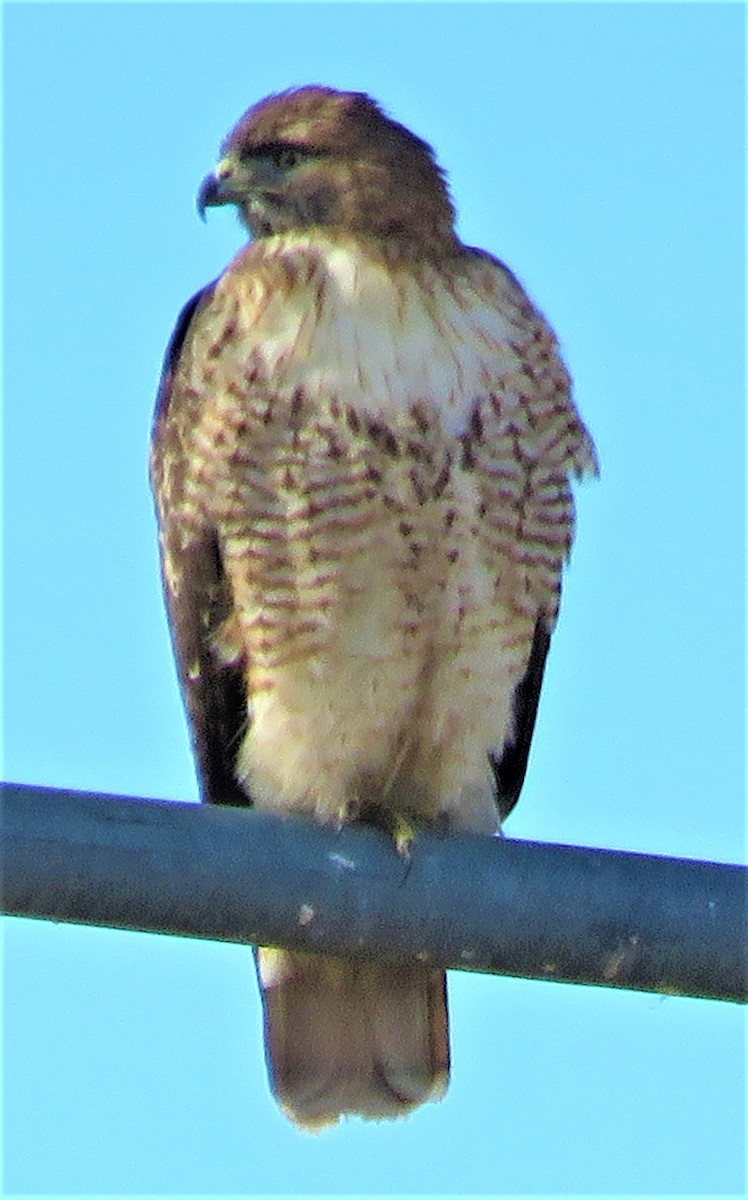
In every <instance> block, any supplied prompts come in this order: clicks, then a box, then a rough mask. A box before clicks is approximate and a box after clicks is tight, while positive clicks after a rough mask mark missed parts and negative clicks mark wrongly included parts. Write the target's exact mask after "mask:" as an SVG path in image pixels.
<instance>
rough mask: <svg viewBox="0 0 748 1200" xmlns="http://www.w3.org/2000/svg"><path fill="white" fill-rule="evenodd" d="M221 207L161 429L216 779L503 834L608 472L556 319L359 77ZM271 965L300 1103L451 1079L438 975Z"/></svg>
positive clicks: (375, 816) (333, 808)
mask: <svg viewBox="0 0 748 1200" xmlns="http://www.w3.org/2000/svg"><path fill="white" fill-rule="evenodd" d="M198 203H199V208H200V210H201V212H202V211H204V209H205V208H206V207H209V206H213V205H220V204H233V205H236V206H237V208H238V210H239V214H240V216H241V219H242V221H243V222H244V224H245V225H246V227H247V229H248V230H249V232H250V234H251V235H252V241H251V243H250V244H249V245H248V246H246V247H245V248H244V249H243V250H241V251H240V253H239V254H238V255H237V257H236V258H235V259H234V261H233V262H232V263H231V264H230V265H229V266H228V267H227V268H226V270H225V271H224V273H223V274H222V275H221V277H220V278H219V279H218V280H217V281H216V282H215V283H212V284H210V285H209V286H208V287H206V288H204V289H203V290H202V291H201V292H200V293H199V294H198V295H197V296H195V297H194V299H192V300H191V301H190V302H189V304H187V306H186V307H185V309H184V310H183V312H182V314H181V316H180V318H179V320H178V323H177V327H176V330H175V332H174V335H173V337H172V340H171V343H170V345H169V348H168V350H167V354H166V363H165V367H164V374H163V378H162V383H161V389H160V395H159V400H158V407H157V412H156V419H155V429H154V436H153V451H152V479H153V487H154V492H155V497H156V505H157V509H158V519H159V524H160V537H161V554H162V565H163V582H164V590H165V594H166V603H167V606H168V612H169V619H170V623H171V631H172V638H173V642H174V650H175V654H176V659H177V665H178V670H179V677H180V681H181V686H182V690H183V693H184V700H185V705H186V709H187V714H188V718H189V724H190V728H191V734H192V742H193V746H194V753H195V757H196V760H197V769H198V775H199V780H200V788H201V793H202V797H203V799H204V800H205V801H208V802H209V803H214V804H235V805H236V804H239V805H248V804H254V805H257V807H258V808H260V809H266V810H272V811H274V812H277V813H285V812H294V813H306V814H308V815H309V816H310V817H311V818H312V819H314V820H316V821H321V822H327V823H329V824H331V825H334V826H340V825H341V824H342V823H344V822H348V821H353V820H356V819H358V820H363V821H371V822H376V823H377V824H379V825H383V826H384V827H386V828H388V829H390V830H391V831H393V832H394V833H396V834H397V836H398V838H401V839H402V831H403V830H406V831H407V830H408V829H409V828H415V827H417V826H418V825H419V824H424V823H425V824H429V825H436V826H438V827H440V828H446V829H447V830H449V829H453V830H472V831H475V832H478V833H483V834H494V833H495V832H496V831H497V829H498V826H499V823H500V820H501V819H502V817H504V816H505V815H506V814H507V813H508V812H509V811H510V809H511V808H512V806H513V805H514V803H515V801H516V800H517V796H518V794H519V791H520V788H521V785H522V781H523V777H524V774H525V767H526V763H527V755H528V750H529V746H530V739H531V736H532V729H533V724H534V721H535V712H536V708H537V703H538V694H539V691H540V685H541V680H542V676H543V666H544V662H545V657H546V652H547V650H548V642H549V638H550V634H551V630H552V629H553V626H554V624H555V622H556V615H557V610H558V603H559V590H560V582H561V570H562V566H563V563H564V560H565V559H566V557H567V555H568V553H569V548H570V544H571V539H572V531H573V523H574V509H573V501H572V496H571V491H570V486H569V477H570V476H571V475H575V476H581V475H584V474H585V473H588V472H594V471H595V469H596V468H595V451H594V447H593V444H592V442H591V440H590V437H589V435H588V433H587V431H586V429H585V427H584V425H583V424H582V422H581V420H580V418H579V416H578V414H577V411H576V409H575V407H574V404H573V401H572V399H571V394H570V381H569V376H568V374H567V371H566V368H565V366H564V364H563V362H562V360H561V357H560V355H559V351H558V346H557V343H556V339H555V337H554V335H553V332H552V330H551V329H550V327H549V326H548V324H547V323H546V321H545V320H544V318H543V316H542V315H541V314H540V313H539V312H538V310H537V309H536V308H535V307H534V305H533V304H532V302H531V301H530V300H529V299H528V297H527V295H526V294H525V292H524V291H523V289H522V287H521V286H520V284H519V283H518V281H517V279H516V278H515V277H514V275H513V274H512V273H511V271H509V270H508V268H507V267H505V266H504V265H503V263H501V262H500V261H499V260H498V259H496V258H493V257H492V256H491V255H490V254H487V253H486V252H485V251H483V250H476V249H473V248H471V247H469V246H464V245H463V244H462V243H461V242H460V240H459V239H458V237H457V235H456V234H455V231H454V210H453V207H452V204H451V202H450V198H449V193H448V190H447V186H446V183H445V178H444V175H443V173H442V171H441V170H440V168H439V167H438V166H437V164H436V162H435V160H434V155H433V152H432V150H431V148H430V147H429V146H428V145H427V144H426V143H425V142H423V141H421V139H420V138H418V137H416V136H415V135H414V134H412V133H410V132H409V131H408V130H407V129H405V128H404V127H403V126H402V125H399V124H397V123H396V122H395V121H392V120H390V119H389V118H388V117H387V116H386V115H385V114H384V113H383V112H382V110H381V109H380V108H379V106H378V105H377V104H376V103H375V102H374V101H373V100H372V99H370V98H369V97H368V96H366V95H364V94H361V93H356V92H353V93H348V92H338V91H334V90H332V89H330V88H325V87H303V88H299V89H297V90H292V91H287V92H283V93H282V94H280V95H276V96H270V97H269V98H268V99H265V100H263V101H262V102H261V103H259V104H257V105H255V107H254V108H251V109H250V110H249V111H248V112H247V113H245V115H244V116H243V117H242V118H241V120H240V121H239V123H238V125H237V126H236V127H235V128H234V129H233V130H232V132H231V133H230V134H229V135H228V137H227V138H226V141H225V142H224V144H223V146H222V148H221V158H220V162H219V164H218V166H217V168H216V170H215V172H214V173H213V174H211V175H208V177H207V178H206V179H205V181H204V182H203V184H202V186H201V188H200V194H199V201H198ZM401 849H402V844H401ZM393 853H395V850H394V848H393ZM258 971H259V978H260V984H261V988H262V992H263V999H264V1009H265V1038H266V1055H267V1061H268V1068H269V1074H270V1080H271V1084H272V1087H273V1089H274V1091H275V1094H276V1096H277V1098H278V1100H279V1102H280V1104H281V1106H282V1107H283V1109H284V1111H285V1112H286V1113H287V1114H288V1115H289V1116H290V1117H291V1118H292V1119H293V1120H294V1121H296V1122H297V1123H298V1124H299V1125H302V1126H306V1127H309V1128H313V1127H317V1126H320V1125H324V1124H327V1123H331V1122H335V1121H336V1120H337V1119H338V1117H339V1116H340V1115H341V1114H344V1113H359V1114H361V1115H363V1116H365V1117H372V1118H381V1117H395V1116H400V1115H402V1114H404V1113H407V1112H408V1111H410V1110H411V1109H413V1108H414V1107H415V1106H416V1105H418V1104H421V1103H422V1102H424V1101H426V1100H433V1099H436V1098H437V1097H439V1096H441V1095H442V1094H443V1092H444V1089H445V1087H446V1084H447V1078H448V1071H449V1041H448V1028H447V1006H446V988H445V978H444V975H443V973H442V972H441V971H437V970H433V969H428V968H425V967H423V966H418V965H416V964H410V965H403V966H393V965H391V964H390V965H385V964H378V963H373V962H372V963H361V962H350V961H347V960H340V959H334V958H325V957H322V956H312V955H301V954H292V953H288V952H286V951H281V950H276V949H261V950H259V952H258Z"/></svg>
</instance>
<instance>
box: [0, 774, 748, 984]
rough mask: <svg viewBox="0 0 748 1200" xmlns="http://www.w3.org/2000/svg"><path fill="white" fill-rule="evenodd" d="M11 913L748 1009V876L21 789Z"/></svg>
mask: <svg viewBox="0 0 748 1200" xmlns="http://www.w3.org/2000/svg"><path fill="white" fill-rule="evenodd" d="M0 830H1V833H0V853H1V854H2V860H1V861H2V878H1V881H0V895H1V899H2V911H4V912H6V913H10V914H15V915H18V916H27V917H42V918H47V919H50V920H54V921H72V922H74V923H78V924H94V925H104V926H110V927H115V928H124V929H141V930H149V931H151V932H161V933H170V934H180V935H186V936H191V937H202V938H215V939H220V940H225V941H236V942H247V943H255V944H260V945H277V946H286V947H289V948H294V949H299V950H308V951H319V952H324V953H328V954H339V955H345V956H349V957H365V958H380V959H387V960H391V961H397V960H401V961H402V960H412V959H417V960H419V961H422V962H424V963H433V964H438V965H442V966H445V967H452V968H457V969H461V970H469V971H487V972H493V973H495V974H505V975H517V976H524V977H527V978H533V979H555V980H565V981H568V982H576V983H587V984H600V985H603V986H610V987H623V988H632V989H638V990H642V991H652V992H665V993H669V994H673V993H675V994H679V995H686V996H700V997H711V998H713V999H721V1000H733V1001H745V1000H746V999H747V998H748V944H747V943H748V936H747V931H748V923H747V922H746V914H747V911H748V905H747V900H748V871H746V868H744V867H739V866H732V865H727V864H721V863H710V862H698V861H693V860H689V859H675V858H662V857H653V856H649V855H644V854H629V853H621V852H615V851H610V850H594V849H586V848H584V847H578V846H561V845H548V844H544V843H540V842H521V841H512V840H510V839H507V838H487V837H476V836H470V835H451V836H448V837H447V836H438V835H436V834H432V833H425V832H424V833H419V834H418V836H417V838H416V841H415V843H414V846H413V849H412V853H411V857H410V859H409V860H405V859H403V858H401V857H400V856H399V855H398V854H397V852H396V851H395V848H394V845H393V843H392V841H391V840H390V839H389V838H388V837H387V836H386V835H385V834H383V833H381V832H379V831H378V830H375V829H370V828H363V827H352V828H346V829H343V830H341V831H340V832H336V831H335V830H332V829H328V828H325V827H322V826H319V825H316V824H314V823H310V822H306V821H301V820H294V819H282V818H278V817H274V816H270V815H268V814H266V813H258V812H256V811H253V810H246V809H235V808H227V807H213V806H202V805H194V804H180V803H173V802H166V801H158V800H136V799H132V798H129V797H122V796H98V795H90V794H87V793H82V792H72V791H65V790H60V789H56V788H39V787H29V786H25V785H21V784H4V785H3V792H2V822H1V826H0Z"/></svg>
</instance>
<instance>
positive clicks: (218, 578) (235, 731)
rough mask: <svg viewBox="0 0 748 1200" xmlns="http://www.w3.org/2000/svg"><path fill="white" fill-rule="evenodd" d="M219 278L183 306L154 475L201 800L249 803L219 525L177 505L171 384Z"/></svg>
mask: <svg viewBox="0 0 748 1200" xmlns="http://www.w3.org/2000/svg"><path fill="white" fill-rule="evenodd" d="M214 289H215V283H211V284H208V285H207V286H206V287H204V288H203V289H202V290H201V291H199V292H198V293H197V294H196V295H195V296H193V297H192V299H191V300H190V301H188V303H187V304H185V306H184V308H183V309H182V311H181V313H180V314H179V317H178V319H177V323H176V326H175V328H174V332H173V334H172V336H171V339H170V341H169V345H168V347H167V350H166V355H165V357H164V365H163V370H162V373H161V380H160V383H159V389H158V398H157V402H156V414H155V420H154V427H153V440H152V446H151V479H152V483H153V490H154V495H155V497H156V504H157V507H158V512H159V526H160V547H161V575H162V582H163V589H164V597H165V601H166V610H167V613H168V617H169V630H170V633H171V641H172V646H173V649H174V657H175V659H176V663H177V671H178V674H179V682H180V684H181V689H182V697H183V699H184V704H185V708H186V710H187V718H188V724H189V728H190V733H191V737H192V747H193V752H194V755H195V759H196V764H197V778H198V783H199V786H200V795H201V799H202V800H203V801H204V802H208V803H214V804H216V803H218V804H239V805H247V804H249V803H250V800H249V798H248V797H247V795H246V793H245V792H244V791H242V789H241V788H240V787H239V785H238V783H237V781H236V778H235V775H234V767H233V764H234V757H235V755H236V751H237V749H238V747H239V743H240V739H241V736H242V735H243V733H244V732H245V730H246V725H247V710H246V702H245V696H244V686H243V680H242V671H241V665H240V664H234V663H230V664H225V663H222V662H221V661H220V658H219V657H218V655H217V654H216V653H215V652H214V646H213V635H214V634H215V633H216V632H217V630H218V629H219V627H220V626H221V624H222V622H223V621H225V619H226V617H227V616H228V614H229V612H230V607H231V597H230V593H229V589H228V584H227V580H226V576H225V574H224V571H223V567H222V563H221V555H220V550H219V544H218V538H217V536H216V533H215V530H213V529H211V528H210V527H209V526H207V525H205V526H202V527H197V526H196V525H195V524H194V523H190V524H189V525H186V524H185V521H184V516H183V513H180V503H181V502H182V500H183V486H184V478H185V466H186V464H185V462H184V450H183V449H182V439H181V437H180V419H179V418H180V414H179V412H176V411H175V405H174V404H173V403H172V401H173V399H174V384H175V379H176V377H177V372H178V368H179V363H180V358H181V356H182V354H183V352H184V351H185V349H186V348H187V347H188V346H189V342H190V338H191V336H192V334H193V332H194V325H195V320H196V318H197V316H198V314H199V312H200V310H201V309H202V308H204V306H205V305H206V304H207V303H209V302H210V299H211V297H212V295H213V291H214Z"/></svg>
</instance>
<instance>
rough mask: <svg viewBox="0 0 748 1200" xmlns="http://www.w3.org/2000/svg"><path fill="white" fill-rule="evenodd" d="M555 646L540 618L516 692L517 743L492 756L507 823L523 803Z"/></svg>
mask: <svg viewBox="0 0 748 1200" xmlns="http://www.w3.org/2000/svg"><path fill="white" fill-rule="evenodd" d="M550 644H551V631H550V629H549V628H548V624H547V622H546V619H545V617H543V616H540V617H538V621H537V624H536V625H535V634H534V637H533V639H532V649H531V650H530V658H529V661H528V664H527V670H526V671H525V674H524V676H523V678H522V679H521V680H520V681H519V683H518V684H517V687H516V689H515V692H514V740H513V741H511V742H507V743H506V744H505V746H504V749H503V750H502V753H501V757H498V756H497V755H491V756H490V758H491V766H492V767H493V773H494V777H495V779H496V805H497V807H498V810H499V815H500V817H501V820H502V821H504V820H505V819H506V818H507V817H508V816H509V813H510V812H511V811H512V809H513V808H514V806H515V804H516V803H517V801H518V800H519V794H520V792H521V791H522V784H523V783H524V781H525V772H526V771H527V759H528V756H529V753H530V743H531V742H532V735H533V730H534V729H535V718H536V716H537V714H538V701H539V699H540V688H541V685H542V683H543V672H544V671H545V660H546V657H547V655H548V647H549V646H550Z"/></svg>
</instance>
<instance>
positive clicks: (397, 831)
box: [392, 813, 416, 858]
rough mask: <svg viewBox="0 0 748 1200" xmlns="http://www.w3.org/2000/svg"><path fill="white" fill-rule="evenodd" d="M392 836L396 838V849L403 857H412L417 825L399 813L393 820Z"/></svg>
mask: <svg viewBox="0 0 748 1200" xmlns="http://www.w3.org/2000/svg"><path fill="white" fill-rule="evenodd" d="M392 836H393V838H394V839H395V849H396V850H397V852H398V854H399V855H400V857H401V858H410V848H411V846H412V845H413V842H414V841H415V838H416V830H415V826H414V825H412V824H411V822H410V821H409V820H408V819H407V817H404V816H402V814H401V813H397V814H396V815H395V816H394V817H393V820H392Z"/></svg>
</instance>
